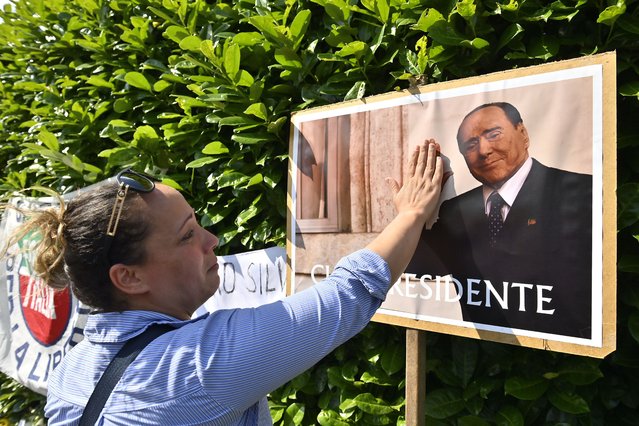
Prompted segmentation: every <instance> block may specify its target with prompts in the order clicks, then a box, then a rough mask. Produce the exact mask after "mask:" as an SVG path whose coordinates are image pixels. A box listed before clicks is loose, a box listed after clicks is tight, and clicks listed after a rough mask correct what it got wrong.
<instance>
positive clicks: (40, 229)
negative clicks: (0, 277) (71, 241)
mask: <svg viewBox="0 0 639 426" xmlns="http://www.w3.org/2000/svg"><path fill="white" fill-rule="evenodd" d="M56 195H57V194H56ZM57 198H58V202H59V207H57V208H49V209H46V210H28V211H27V210H24V209H22V208H19V207H16V206H13V205H5V209H6V208H10V209H13V210H16V211H17V212H19V213H20V214H22V215H24V216H25V217H27V221H26V222H25V223H23V224H21V225H20V226H19V227H18V228H17V229H16V230H15V231H14V232H13V233H12V234H11V235H10V236H9V238H8V240H7V242H6V245H5V247H4V248H3V250H2V252H1V254H2V255H4V254H5V253H6V252H7V251H8V250H9V248H10V247H12V246H14V245H16V244H18V242H19V241H21V240H22V239H23V238H25V237H26V236H27V235H29V234H31V233H33V234H35V235H36V236H38V237H40V238H39V241H37V243H35V247H28V248H25V249H23V250H35V256H34V262H33V268H34V271H35V272H36V274H37V275H38V277H39V278H41V279H42V280H43V281H44V282H45V283H46V284H47V285H48V286H49V287H52V288H54V289H57V290H62V289H64V288H66V287H67V286H68V284H69V278H68V276H67V274H66V272H65V268H64V250H65V248H66V239H65V237H64V231H65V227H66V225H65V222H64V212H65V204H64V200H63V199H62V197H60V196H59V195H57Z"/></svg>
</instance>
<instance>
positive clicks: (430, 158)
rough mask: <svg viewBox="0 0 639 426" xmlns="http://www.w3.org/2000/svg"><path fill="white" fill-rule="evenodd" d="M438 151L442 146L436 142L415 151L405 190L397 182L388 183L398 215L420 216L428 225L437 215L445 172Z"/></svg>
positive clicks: (406, 176)
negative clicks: (435, 214)
mask: <svg viewBox="0 0 639 426" xmlns="http://www.w3.org/2000/svg"><path fill="white" fill-rule="evenodd" d="M438 148H439V144H437V143H436V142H435V140H434V139H430V140H427V141H425V142H424V144H422V145H419V146H417V147H416V148H415V150H414V151H413V153H412V155H411V158H410V160H409V162H408V167H407V169H406V174H405V176H404V184H403V185H402V186H401V187H400V185H399V183H397V181H396V180H394V179H392V178H387V179H386V180H387V182H388V183H389V184H390V186H391V189H392V191H393V203H394V204H395V208H396V209H397V213H398V215H400V214H405V213H412V214H416V215H417V217H418V218H420V220H422V221H423V222H424V223H425V222H426V221H427V220H428V219H430V217H431V216H432V215H433V214H434V213H435V209H436V207H437V200H438V198H439V194H440V191H441V187H442V177H443V171H444V170H443V169H444V167H443V161H442V158H441V157H440V156H439V155H438V151H439V149H438Z"/></svg>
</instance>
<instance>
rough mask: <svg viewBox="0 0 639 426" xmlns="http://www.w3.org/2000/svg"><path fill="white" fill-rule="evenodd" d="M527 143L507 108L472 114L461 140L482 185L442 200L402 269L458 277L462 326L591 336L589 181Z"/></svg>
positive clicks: (516, 117)
mask: <svg viewBox="0 0 639 426" xmlns="http://www.w3.org/2000/svg"><path fill="white" fill-rule="evenodd" d="M566 137H570V135H566ZM530 143H531V141H530V139H529V135H528V131H527V129H526V126H525V125H524V122H523V120H522V117H521V115H520V113H519V111H518V110H517V109H516V108H515V107H514V106H513V105H511V104H509V103H506V102H494V103H488V104H483V105H480V106H478V107H477V108H475V109H474V110H472V111H471V112H469V113H468V114H467V115H466V117H465V118H464V119H463V120H462V122H461V124H460V126H459V129H458V132H457V144H458V148H459V151H460V153H461V154H462V156H463V157H464V159H465V161H466V165H467V166H468V169H469V171H470V173H471V174H472V176H473V177H474V178H475V179H476V180H477V181H479V182H480V183H481V186H479V187H477V188H474V189H472V190H470V191H468V192H465V193H463V194H461V195H458V196H456V197H454V198H452V199H450V200H447V201H445V202H444V203H443V204H442V206H441V208H440V211H439V218H438V219H437V222H436V223H435V224H434V225H433V227H432V229H430V230H424V232H423V233H422V236H421V241H420V245H419V246H418V248H417V251H416V253H415V255H414V257H413V260H412V261H411V264H410V265H409V266H408V268H407V270H406V272H407V273H413V274H416V275H417V276H418V277H420V276H424V275H427V276H429V277H430V278H432V279H435V278H436V277H437V276H439V277H448V278H447V279H451V280H453V282H454V283H455V285H456V288H457V291H458V296H459V303H460V306H461V310H462V314H463V319H464V321H468V322H473V323H476V324H484V325H490V326H498V327H505V328H508V329H518V330H530V331H534V332H542V333H550V334H559V335H565V336H571V337H577V338H590V337H591V335H592V330H591V321H592V313H591V310H592V308H591V307H592V176H590V175H587V174H580V173H573V172H569V171H564V170H559V169H556V168H551V167H547V166H545V165H543V164H541V163H540V162H539V161H537V160H536V159H534V158H532V157H531V156H530V155H529V152H528V149H529V145H530ZM444 154H445V153H444Z"/></svg>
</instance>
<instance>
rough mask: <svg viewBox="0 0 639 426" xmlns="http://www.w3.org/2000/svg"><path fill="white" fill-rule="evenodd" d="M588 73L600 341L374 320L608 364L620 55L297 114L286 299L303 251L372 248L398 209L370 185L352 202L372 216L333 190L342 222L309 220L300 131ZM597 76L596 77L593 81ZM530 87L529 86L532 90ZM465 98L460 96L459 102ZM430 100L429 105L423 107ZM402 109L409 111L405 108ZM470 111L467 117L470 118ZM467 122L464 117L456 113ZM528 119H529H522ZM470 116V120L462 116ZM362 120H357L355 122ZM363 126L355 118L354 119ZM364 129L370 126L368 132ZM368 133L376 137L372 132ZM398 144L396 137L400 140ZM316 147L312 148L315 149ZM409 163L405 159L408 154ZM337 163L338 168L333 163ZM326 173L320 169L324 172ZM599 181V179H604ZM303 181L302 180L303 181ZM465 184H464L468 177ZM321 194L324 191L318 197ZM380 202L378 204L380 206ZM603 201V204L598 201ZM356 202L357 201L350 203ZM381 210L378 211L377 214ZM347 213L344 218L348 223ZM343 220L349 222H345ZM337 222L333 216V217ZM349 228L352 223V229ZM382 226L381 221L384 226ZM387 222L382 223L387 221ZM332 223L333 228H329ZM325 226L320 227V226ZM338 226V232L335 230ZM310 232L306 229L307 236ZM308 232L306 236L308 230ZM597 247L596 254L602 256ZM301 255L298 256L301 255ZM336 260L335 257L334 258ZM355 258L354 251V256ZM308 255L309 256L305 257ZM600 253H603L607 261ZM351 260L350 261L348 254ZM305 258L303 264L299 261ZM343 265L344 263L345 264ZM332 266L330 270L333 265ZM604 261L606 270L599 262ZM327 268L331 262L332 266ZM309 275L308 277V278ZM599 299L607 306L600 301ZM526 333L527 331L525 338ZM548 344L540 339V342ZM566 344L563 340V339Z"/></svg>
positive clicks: (409, 319) (294, 287) (415, 319)
mask: <svg viewBox="0 0 639 426" xmlns="http://www.w3.org/2000/svg"><path fill="white" fill-rule="evenodd" d="M581 70H586V74H587V75H588V76H590V75H592V76H593V77H592V81H593V87H594V89H593V93H594V95H593V109H594V110H595V112H596V113H595V114H593V116H592V117H593V118H592V120H593V122H594V127H593V128H596V131H595V132H594V133H593V150H592V153H591V157H592V164H593V166H592V167H593V170H595V171H596V173H595V172H593V176H594V179H593V184H594V186H593V189H594V193H595V194H596V196H595V202H593V207H598V208H600V210H593V212H594V214H593V217H594V218H596V220H595V221H594V222H593V235H597V236H598V235H601V236H602V238H601V244H600V245H599V243H598V242H597V240H596V239H595V240H594V241H595V242H596V243H597V244H593V253H594V255H593V259H594V262H593V264H596V265H597V267H596V268H595V269H593V271H594V272H595V274H594V275H593V282H596V283H599V279H600V283H599V284H597V285H596V286H593V295H594V296H593V309H592V311H593V318H595V319H593V321H594V322H593V324H594V325H595V328H596V330H594V331H593V336H594V337H593V338H591V339H589V340H587V341H583V340H579V339H563V338H558V339H555V338H554V336H550V337H548V336H546V335H545V334H543V333H541V334H540V333H534V332H531V333H519V332H518V331H516V332H513V333H504V332H502V331H494V330H492V329H481V328H477V327H475V326H474V324H473V323H469V324H464V325H463V326H460V325H459V324H458V323H454V322H453V323H451V322H450V321H439V322H436V321H431V320H424V319H423V318H421V317H419V315H411V314H410V313H406V314H405V315H404V314H402V315H396V314H394V313H389V311H387V310H384V309H380V311H379V313H378V314H376V315H375V317H374V318H373V320H374V321H377V322H382V323H387V324H394V325H398V326H402V327H407V328H412V329H417V330H425V331H434V332H439V333H445V334H453V335H457V336H463V337H470V338H477V339H485V340H490V341H496V342H502V343H507V344H513V345H518V346H524V347H530V348H537V349H543V350H550V351H557V352H564V353H572V354H578V355H584V356H591V357H598V358H603V357H604V356H606V355H607V354H609V353H610V352H612V351H614V349H615V347H616V205H617V203H616V185H617V184H616V55H615V52H609V53H603V54H598V55H592V56H588V57H583V58H578V59H572V60H567V61H559V62H553V63H547V64H543V65H537V66H532V67H527V68H521V69H515V70H509V71H503V72H498V73H492V74H488V75H483V76H478V77H471V78H466V79H460V80H455V81H449V82H443V83H437V84H432V85H427V86H419V87H415V88H411V89H409V90H404V91H401V92H392V93H387V94H382V95H377V96H372V97H368V98H363V99H360V100H354V101H348V102H341V103H338V104H334V105H329V106H325V107H318V108H311V109H308V110H305V111H301V112H298V113H295V114H293V116H292V119H291V140H290V151H289V154H290V161H289V180H288V188H289V191H288V197H287V206H288V221H287V264H288V271H287V274H288V275H287V277H288V279H287V294H291V293H293V292H295V291H299V289H300V285H299V283H298V282H296V270H295V268H296V265H297V266H299V265H301V264H304V262H308V259H304V256H305V255H304V253H302V250H300V247H303V248H307V247H309V246H311V245H312V244H314V243H315V241H323V244H325V245H326V244H329V246H330V247H333V246H335V247H342V246H346V247H353V248H361V247H364V246H365V245H366V243H367V242H369V241H370V240H372V239H373V238H374V237H375V236H376V235H377V233H378V232H379V225H376V222H375V220H376V219H375V215H377V216H379V217H382V218H384V217H387V216H388V214H389V213H388V212H387V209H388V208H390V209H392V206H390V207H389V206H386V205H385V204H389V205H390V203H387V201H380V200H381V198H380V197H379V196H376V195H375V194H373V192H374V191H375V190H378V189H379V188H376V186H375V185H374V184H370V183H367V185H368V186H365V185H364V186H362V188H364V189H365V190H364V191H362V193H358V194H355V196H353V197H352V198H354V199H355V201H359V200H364V201H366V202H367V203H368V204H367V205H368V208H361V209H359V210H358V208H359V207H358V206H355V207H353V203H351V209H350V210H349V209H348V208H347V201H345V200H344V199H343V198H341V195H340V191H339V190H338V189H335V187H334V185H333V186H331V188H332V189H331V191H332V194H337V195H335V196H336V199H337V201H336V202H335V205H334V206H333V207H332V210H331V208H326V209H324V211H332V212H333V213H332V214H333V215H335V214H337V215H338V217H328V218H319V220H316V219H314V218H302V217H298V215H300V212H299V210H298V209H297V205H296V200H295V197H297V196H298V193H299V191H300V188H303V183H301V181H300V176H301V175H302V174H304V173H306V172H304V173H302V172H301V171H300V168H299V167H298V160H299V159H298V158H297V155H298V152H297V148H296V144H298V143H300V137H301V136H300V135H301V132H300V130H299V129H300V127H301V126H303V125H304V124H303V123H306V122H309V121H312V120H315V119H319V118H322V117H330V116H340V115H343V114H347V113H349V114H353V111H356V112H361V111H369V110H371V109H380V110H381V109H384V108H387V105H397V104H398V102H403V100H404V99H406V100H410V102H415V99H417V98H419V99H420V100H418V102H421V103H428V102H430V101H431V100H439V99H441V98H445V97H447V96H451V97H454V96H465V95H464V94H463V93H466V92H464V90H467V89H469V88H470V90H475V91H476V93H480V94H484V92H482V91H484V90H486V93H487V92H489V91H490V90H491V89H485V88H490V87H492V86H491V85H493V84H501V82H511V83H513V82H514V84H515V85H516V84H519V83H521V85H522V87H524V88H526V87H528V86H533V85H535V84H539V83H537V82H536V81H537V79H538V78H540V77H541V78H545V76H555V75H561V76H563V77H558V78H559V79H558V80H557V81H558V82H559V83H557V84H563V80H562V79H564V78H565V79H566V80H570V79H571V78H573V77H566V75H570V73H572V72H573V71H575V72H581ZM591 71H592V74H590V73H591ZM552 78H555V77H552ZM527 85H528V86H527ZM457 93H459V94H457ZM423 99H427V101H424V100H423ZM545 101H546V100H544V99H539V103H542V104H543V103H544V102H545ZM402 105H403V104H402ZM388 111H389V116H388V117H386V118H385V122H387V123H389V125H388V128H384V129H382V131H386V132H396V130H394V129H392V128H391V127H392V123H393V122H394V119H395V117H394V116H392V114H395V112H393V108H389V109H388ZM466 112H468V110H465V111H463V113H464V114H465V113H466ZM454 113H457V114H462V112H459V111H457V112H454ZM522 115H523V114H522ZM462 116H463V114H462ZM352 117H355V115H352ZM355 118H356V117H355ZM355 118H354V119H353V123H350V125H351V126H357V125H358V124H357V123H356V122H355V121H356V120H355ZM362 125H364V126H370V124H362ZM366 130H367V131H369V130H370V129H366ZM395 136H396V137H397V135H395ZM311 143H312V141H311ZM351 149H361V150H368V149H371V148H370V147H369V145H364V146H363V148H361V147H360V148H357V147H355V148H351ZM384 149H388V150H393V149H395V147H393V146H390V147H384ZM332 155H333V158H342V157H344V155H345V154H344V152H343V149H341V148H340V149H339V150H338V152H333V153H332ZM402 155H403V154H402ZM402 155H399V158H400V160H401V163H402V164H403V163H404V159H405V158H404V157H402ZM562 156H563V157H567V156H568V155H564V154H562ZM392 157H393V156H392V155H388V158H392ZM333 161H336V160H333ZM385 161H388V162H391V161H394V160H392V159H388V160H385ZM396 163H397V164H390V163H388V164H384V167H389V168H390V169H392V170H401V164H399V163H400V161H396ZM318 166H319V165H318ZM361 169H362V170H361V173H363V174H366V176H368V175H370V174H371V173H372V171H371V170H370V167H368V166H367V165H365V166H364V167H362V168H361ZM358 173H359V172H358V171H357V170H356V171H355V172H354V173H351V175H350V177H349V178H348V179H351V180H354V179H359V177H360V174H361V173H360V174H358ZM334 175H335V176H344V172H343V170H342V169H341V168H340V167H337V170H336V171H335V172H334ZM598 177H599V178H600V179H597V178H598ZM302 178H303V176H302ZM462 178H463V176H462ZM336 179H346V178H344V177H337V178H336ZM396 179H397V180H398V181H401V175H400V176H396ZM319 190H320V191H321V190H322V189H321V188H320V189H319ZM376 197H377V198H376ZM597 197H598V198H597ZM351 201H353V200H351ZM371 205H373V206H374V208H373V209H371V208H370V206H371ZM340 212H344V213H343V215H342V216H339V215H340ZM344 215H345V216H346V220H344ZM329 216H330V215H329ZM322 221H324V222H326V221H329V222H330V223H331V224H332V225H331V226H332V228H331V227H329V228H326V229H324V228H322V227H323V225H322V223H324V222H322ZM349 221H350V222H349ZM305 222H306V223H308V224H310V225H312V226H310V228H309V227H308V226H306V225H304V223H305ZM346 222H348V223H350V224H351V225H344V223H346ZM378 222H380V220H378ZM381 222H383V220H381ZM327 223H328V222H327ZM317 224H319V225H317ZM335 224H338V226H336V225H335ZM305 226H306V228H304V227H305ZM349 226H351V227H359V228H358V229H359V231H358V232H357V233H352V234H348V233H340V232H341V231H342V230H345V229H346V230H348V227H349ZM304 229H306V230H304ZM302 231H303V232H308V233H307V234H304V237H303V244H300V241H298V238H301V236H300V237H298V236H297V235H298V234H297V233H298V232H302ZM595 246H596V247H597V250H598V251H597V252H595ZM296 249H297V252H296ZM331 252H333V250H331ZM349 252H350V251H349ZM300 253H302V254H300ZM597 253H600V256H601V259H599V256H598V254H597ZM332 254H335V255H338V254H339V255H341V253H340V250H334V253H329V255H332ZM345 254H347V253H345ZM300 256H301V257H300ZM340 257H341V256H340ZM333 260H335V259H331V262H330V263H331V264H334V263H333ZM599 260H600V262H599ZM327 263H328V262H327ZM329 269H330V268H326V272H330V270H329ZM305 273H308V272H305ZM598 298H600V299H598ZM524 331H525V330H524ZM540 336H541V337H540ZM560 337H561V336H560Z"/></svg>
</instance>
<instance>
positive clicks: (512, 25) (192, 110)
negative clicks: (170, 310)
mask: <svg viewBox="0 0 639 426" xmlns="http://www.w3.org/2000/svg"><path fill="white" fill-rule="evenodd" d="M638 4H639V2H638V1H637V0H628V1H624V0H619V1H617V2H616V3H614V2H611V3H610V4H608V3H605V2H602V1H594V0H557V1H554V2H543V1H537V0H521V1H517V0H502V1H494V0H477V1H472V0H463V1H459V2H456V1H453V0H377V1H375V0H361V1H356V0H314V1H308V0H281V1H266V0H257V1H254V2H249V1H236V2H232V1H204V0H111V1H107V0H21V1H17V3H16V4H15V7H14V8H13V9H12V8H11V7H5V9H4V11H3V12H1V13H0V17H1V18H2V19H3V21H4V23H2V24H0V83H1V86H0V91H1V93H0V141H2V142H0V164H2V165H3V166H4V168H3V169H2V170H0V192H9V191H12V190H15V189H20V188H25V187H28V186H30V185H34V184H39V185H46V186H50V187H54V188H57V189H58V190H60V191H70V190H72V189H74V188H77V187H82V186H85V185H87V184H90V183H93V182H96V181H99V180H102V179H104V178H106V177H108V176H111V175H112V174H113V173H114V172H115V171H116V170H118V169H119V168H121V167H123V166H134V167H136V168H138V169H140V170H147V171H149V172H151V173H154V174H156V175H160V176H163V177H165V179H166V182H169V183H170V184H172V185H173V186H175V187H176V188H178V189H180V190H181V191H183V192H184V194H185V196H186V197H187V199H188V201H189V202H190V203H191V204H192V205H193V207H194V208H195V209H196V212H197V214H198V215H199V217H201V220H202V223H203V225H204V226H207V227H210V228H211V229H212V230H213V231H214V232H215V233H216V234H217V235H219V236H220V237H221V241H222V247H221V249H220V253H221V254H225V253H229V252H237V251H244V250H248V249H259V248H264V247H268V246H271V245H283V244H284V241H285V217H286V184H287V176H286V174H287V152H288V137H289V131H290V122H289V118H290V114H291V113H292V112H294V111H298V110H301V109H304V108H308V107H312V106H318V105H323V104H329V103H334V102H339V101H342V100H347V99H353V98H359V97H362V96H369V95H374V94H378V93H384V92H388V91H392V90H396V89H405V88H408V87H410V86H411V85H415V84H428V83H434V82H439V81H445V80H452V79H457V78H462V77H466V76H472V75H479V74H485V73H489V72H494V71H500V70H507V69H512V68H517V67H522V66H528V65H534V64H540V63H543V62H547V61H554V60H560V59H568V58H575V57H579V56H584V55H590V54H594V53H599V52H603V51H611V50H616V51H617V59H618V64H617V68H618V75H617V80H618V105H617V107H618V117H617V119H618V134H619V139H618V157H619V161H618V184H619V188H618V199H619V209H618V222H619V225H618V226H619V232H618V241H619V259H618V265H619V270H618V293H619V303H618V312H619V313H618V341H617V346H618V349H617V351H616V352H615V353H613V354H612V355H610V356H608V357H607V358H605V359H604V360H596V359H590V358H581V357H576V356H568V355H562V354H556V353H546V352H543V351H537V350H530V349H523V348H519V347H514V346H507V345H501V344H496V343H489V342H480V341H476V340H470V339H463V338H455V337H450V336H445V335H438V334H435V333H430V334H429V335H428V348H427V351H428V353H427V358H428V369H429V373H428V378H427V394H428V396H427V401H426V411H427V414H428V416H429V417H428V424H434V425H464V426H466V425H523V424H533V425H546V424H566V425H582V424H583V425H591V424H615V425H637V424H639V416H637V415H636V413H637V411H638V406H639V387H638V386H636V383H637V380H639V374H638V373H639V371H638V368H639V290H638V289H637V285H636V284H635V279H636V274H637V272H639V256H638V255H637V254H636V253H637V248H638V241H637V240H638V239H639V237H638V235H639V167H637V164H639V162H638V161H637V159H639V155H638V154H639V152H638V151H639V128H638V127H637V126H636V121H637V117H639V102H638V96H639V76H638V74H639V7H638ZM404 346H405V338H404V331H403V329H400V328H396V327H391V326H387V325H380V324H372V325H370V326H369V327H368V328H366V330H365V331H364V332H363V333H361V334H360V335H358V336H357V337H355V338H354V339H352V340H351V341H350V342H348V343H347V344H345V345H343V346H342V347H340V348H339V349H337V350H336V351H335V352H333V353H332V354H330V355H329V356H327V357H326V358H325V359H324V360H323V361H322V362H320V363H319V365H318V366H316V367H315V368H313V369H311V370H309V371H308V372H306V373H305V374H303V375H301V376H300V377H298V378H296V379H295V380H293V381H292V382H290V383H288V384H286V385H285V386H283V387H282V388H280V389H278V390H277V391H276V392H273V394H271V397H270V402H271V406H272V414H273V416H274V418H275V420H276V424H280V425H293V424H302V425H311V424H321V425H348V424H362V425H364V424H371V425H381V424H403V423H404V420H403V418H404V396H403V394H404V365H403V363H404V358H403V357H404ZM0 381H1V382H2V389H3V396H2V397H0V419H2V417H1V416H4V417H5V418H10V419H12V420H15V419H18V418H20V417H29V416H31V415H32V414H31V412H30V411H28V410H27V409H26V408H25V409H22V408H21V407H31V405H30V401H32V399H31V397H28V396H27V395H28V392H25V391H24V390H23V389H19V388H16V387H15V386H14V385H12V384H11V382H10V381H9V380H7V379H4V378H3V379H0ZM6 389H9V391H6ZM5 392H8V393H5ZM5 395H8V396H5ZM22 398H24V399H25V403H18V404H11V403H9V404H7V403H6V401H14V400H16V399H18V400H21V399H22ZM12 407H13V408H12ZM16 407H17V409H16Z"/></svg>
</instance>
